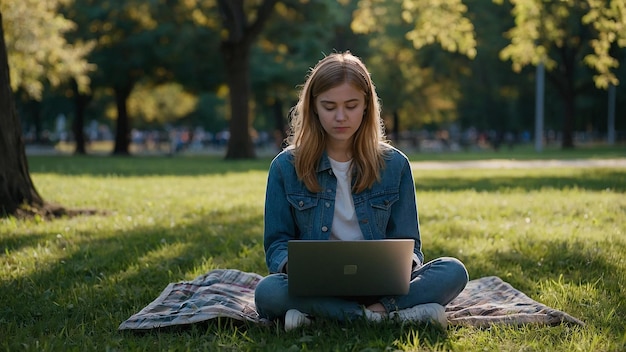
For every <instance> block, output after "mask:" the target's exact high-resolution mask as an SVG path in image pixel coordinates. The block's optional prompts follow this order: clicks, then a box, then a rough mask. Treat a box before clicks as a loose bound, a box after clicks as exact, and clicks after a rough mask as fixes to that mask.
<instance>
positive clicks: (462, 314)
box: [118, 269, 584, 330]
mask: <svg viewBox="0 0 626 352" xmlns="http://www.w3.org/2000/svg"><path fill="white" fill-rule="evenodd" d="M261 278H262V276H261V275H259V274H255V273H249V272H243V271H239V270H235V269H217V270H213V271H210V272H208V273H207V274H205V275H201V276H199V277H197V278H196V279H194V280H193V281H184V282H179V283H170V284H169V285H168V286H167V287H166V288H165V290H163V292H162V293H161V294H160V295H159V297H157V299H155V300H154V301H152V303H150V304H149V305H148V306H147V307H145V308H144V309H142V310H141V311H139V312H138V313H136V314H134V315H132V316H131V317H130V318H128V319H127V320H126V321H124V322H122V324H120V326H119V328H118V329H119V330H148V329H155V328H162V327H169V326H175V325H186V324H193V323H199V322H204V321H208V320H210V319H214V318H219V317H225V318H232V319H235V320H240V321H249V322H253V323H258V324H269V323H270V322H269V321H267V320H266V319H263V318H260V317H259V315H258V314H257V312H256V309H255V306H254V288H255V287H256V284H257V283H258V282H259V280H260V279H261ZM446 314H447V316H448V321H449V325H467V326H476V327H487V326H490V325H491V324H512V325H523V324H543V325H558V324H561V323H571V324H579V325H584V323H583V322H582V321H580V320H578V319H576V318H574V317H572V316H570V315H569V314H567V313H564V312H561V311H559V310H556V309H553V308H550V307H548V306H546V305H543V304H541V303H539V302H536V301H534V300H532V299H530V298H529V297H528V296H526V295H525V294H523V293H522V292H520V291H518V290H516V289H515V288H514V287H513V286H511V285H509V284H508V283H506V282H504V281H502V280H501V279H500V278H498V277H495V276H490V277H483V278H480V279H476V280H471V281H470V282H469V283H468V284H467V286H466V288H465V290H463V292H461V294H460V295H459V296H458V297H457V298H456V299H454V301H452V302H450V303H449V304H448V305H447V306H446Z"/></svg>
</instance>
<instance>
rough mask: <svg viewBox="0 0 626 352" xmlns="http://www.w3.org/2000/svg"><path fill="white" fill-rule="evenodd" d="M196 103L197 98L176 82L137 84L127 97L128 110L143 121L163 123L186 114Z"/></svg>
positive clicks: (193, 108) (194, 107) (192, 109)
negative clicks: (155, 84) (153, 84)
mask: <svg viewBox="0 0 626 352" xmlns="http://www.w3.org/2000/svg"><path fill="white" fill-rule="evenodd" d="M197 103H198V98H197V97H196V96H195V95H192V94H190V93H187V92H185V91H184V88H183V86H181V85H180V84H177V83H167V84H162V85H158V86H156V87H153V86H151V85H138V86H137V87H136V88H135V89H134V90H133V93H131V95H130V97H129V99H128V110H129V113H130V114H131V115H132V116H136V117H139V118H141V119H142V120H143V121H147V122H160V123H164V122H171V121H172V120H178V119H180V118H181V117H184V116H186V115H188V114H189V113H191V112H192V111H194V110H195V109H196V106H197Z"/></svg>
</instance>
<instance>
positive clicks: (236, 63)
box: [218, 0, 277, 159]
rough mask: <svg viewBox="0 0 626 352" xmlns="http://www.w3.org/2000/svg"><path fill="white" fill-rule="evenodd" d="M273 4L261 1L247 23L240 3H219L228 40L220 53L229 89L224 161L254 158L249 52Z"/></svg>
mask: <svg viewBox="0 0 626 352" xmlns="http://www.w3.org/2000/svg"><path fill="white" fill-rule="evenodd" d="M276 1H277V0H263V2H261V3H260V4H259V6H258V7H257V11H256V19H255V21H254V22H253V23H248V18H249V14H248V13H247V11H246V10H245V8H244V1H243V0H219V1H218V7H219V12H220V14H221V17H222V23H223V27H224V29H225V30H226V32H227V33H228V38H226V39H224V40H223V41H222V45H221V52H222V58H223V59H224V63H225V66H226V76H227V78H226V80H227V82H228V88H229V89H230V93H229V95H230V111H231V116H230V139H229V140H228V151H227V152H226V159H249V158H255V157H256V155H255V151H254V146H253V145H252V139H251V138H250V131H249V127H250V126H249V124H250V122H249V113H250V112H249V111H248V109H249V106H248V101H249V99H250V48H251V47H252V44H253V43H254V41H255V40H256V38H257V37H258V36H259V34H260V33H261V30H262V28H263V26H264V24H265V22H266V21H267V19H268V18H269V16H270V15H271V13H272V12H273V8H274V4H276Z"/></svg>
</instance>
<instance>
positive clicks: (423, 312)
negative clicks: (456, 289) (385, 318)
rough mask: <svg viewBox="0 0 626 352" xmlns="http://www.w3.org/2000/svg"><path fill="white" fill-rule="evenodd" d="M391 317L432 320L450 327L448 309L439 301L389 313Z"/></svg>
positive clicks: (411, 320)
mask: <svg viewBox="0 0 626 352" xmlns="http://www.w3.org/2000/svg"><path fill="white" fill-rule="evenodd" d="M389 318H390V319H398V320H400V321H403V322H424V323H425V322H432V323H436V324H439V325H441V327H442V328H444V329H445V328H447V327H448V318H447V317H446V309H445V308H444V307H443V306H442V305H440V304H437V303H426V304H419V305H416V306H414V307H411V308H406V309H402V310H398V311H395V312H391V313H389Z"/></svg>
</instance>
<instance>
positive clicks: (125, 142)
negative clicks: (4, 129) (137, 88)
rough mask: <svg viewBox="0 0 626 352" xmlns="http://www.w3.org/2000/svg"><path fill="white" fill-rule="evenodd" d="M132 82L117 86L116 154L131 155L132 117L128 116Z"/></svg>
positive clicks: (114, 152)
mask: <svg viewBox="0 0 626 352" xmlns="http://www.w3.org/2000/svg"><path fill="white" fill-rule="evenodd" d="M132 89H133V88H132V84H127V85H123V86H117V87H115V105H116V106H117V124H116V130H115V148H114V149H113V154H114V155H130V151H129V147H130V119H129V117H128V109H127V103H128V97H129V96H130V92H131V91H132Z"/></svg>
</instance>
